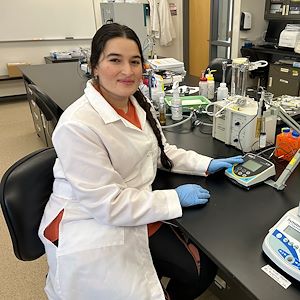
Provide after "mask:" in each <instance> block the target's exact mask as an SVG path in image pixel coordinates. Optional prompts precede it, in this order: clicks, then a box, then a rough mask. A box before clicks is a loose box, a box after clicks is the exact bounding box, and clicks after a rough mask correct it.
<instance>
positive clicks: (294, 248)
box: [262, 207, 300, 281]
mask: <svg viewBox="0 0 300 300" xmlns="http://www.w3.org/2000/svg"><path fill="white" fill-rule="evenodd" d="M262 249H263V251H264V252H265V254H266V255H267V256H268V257H269V258H270V259H271V260H272V261H273V262H274V263H275V264H276V265H277V266H278V267H279V268H281V269H282V270H283V271H284V272H286V273H287V274H289V275H290V276H292V277H293V278H295V279H296V280H298V281H300V212H299V207H295V208H293V209H291V210H289V211H288V212H287V213H286V214H285V215H284V216H283V217H282V218H281V219H280V220H279V221H278V222H277V223H276V224H275V225H274V226H273V227H272V228H271V229H270V230H269V232H268V234H267V236H266V237H265V239H264V242H263V245H262Z"/></svg>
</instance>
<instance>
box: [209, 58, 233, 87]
mask: <svg viewBox="0 0 300 300" xmlns="http://www.w3.org/2000/svg"><path fill="white" fill-rule="evenodd" d="M223 61H226V62H227V64H228V66H227V69H226V72H225V82H226V84H227V86H229V85H230V83H231V66H229V65H231V62H232V60H231V59H227V58H219V57H217V58H214V59H213V60H212V61H211V62H210V64H209V65H208V67H207V68H210V69H211V70H216V72H214V73H213V75H214V80H215V82H217V83H218V86H219V85H220V83H221V82H222V77H223V69H222V63H223ZM206 73H207V71H206Z"/></svg>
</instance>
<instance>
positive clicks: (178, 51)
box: [155, 0, 186, 61]
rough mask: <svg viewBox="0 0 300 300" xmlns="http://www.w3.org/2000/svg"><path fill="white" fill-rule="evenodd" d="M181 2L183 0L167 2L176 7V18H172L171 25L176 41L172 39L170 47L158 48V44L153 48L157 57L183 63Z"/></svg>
mask: <svg viewBox="0 0 300 300" xmlns="http://www.w3.org/2000/svg"><path fill="white" fill-rule="evenodd" d="M182 1H184V0H169V3H175V4H176V7H177V16H172V20H173V24H174V27H175V31H176V39H174V41H172V44H171V45H170V46H167V47H161V46H159V43H157V44H156V47H155V49H156V52H157V55H160V56H165V57H174V58H176V59H178V60H180V61H183V11H182ZM185 1H186V0H185ZM158 2H159V1H158Z"/></svg>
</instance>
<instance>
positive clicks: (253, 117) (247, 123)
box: [212, 96, 277, 152]
mask: <svg viewBox="0 0 300 300" xmlns="http://www.w3.org/2000/svg"><path fill="white" fill-rule="evenodd" d="M257 110H258V103H257V101H254V100H253V99H251V98H245V97H241V96H240V97H238V96H235V97H232V98H231V97H229V99H227V100H222V101H217V102H215V105H214V115H213V129H212V136H213V137H214V138H216V139H218V140H220V141H222V142H224V143H225V144H227V145H232V146H234V147H236V148H238V149H240V150H242V151H244V152H251V151H254V150H257V149H259V148H260V145H259V138H260V137H259V136H257V134H256V127H257V116H258V115H257ZM218 112H220V113H218ZM276 122H277V117H276V115H272V113H271V112H270V113H268V112H265V115H264V126H265V133H266V143H267V144H274V142H275V133H276Z"/></svg>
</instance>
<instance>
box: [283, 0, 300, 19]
mask: <svg viewBox="0 0 300 300" xmlns="http://www.w3.org/2000/svg"><path fill="white" fill-rule="evenodd" d="M285 14H286V15H287V16H288V18H289V19H300V0H290V1H289V3H287V5H286V9H285Z"/></svg>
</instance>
